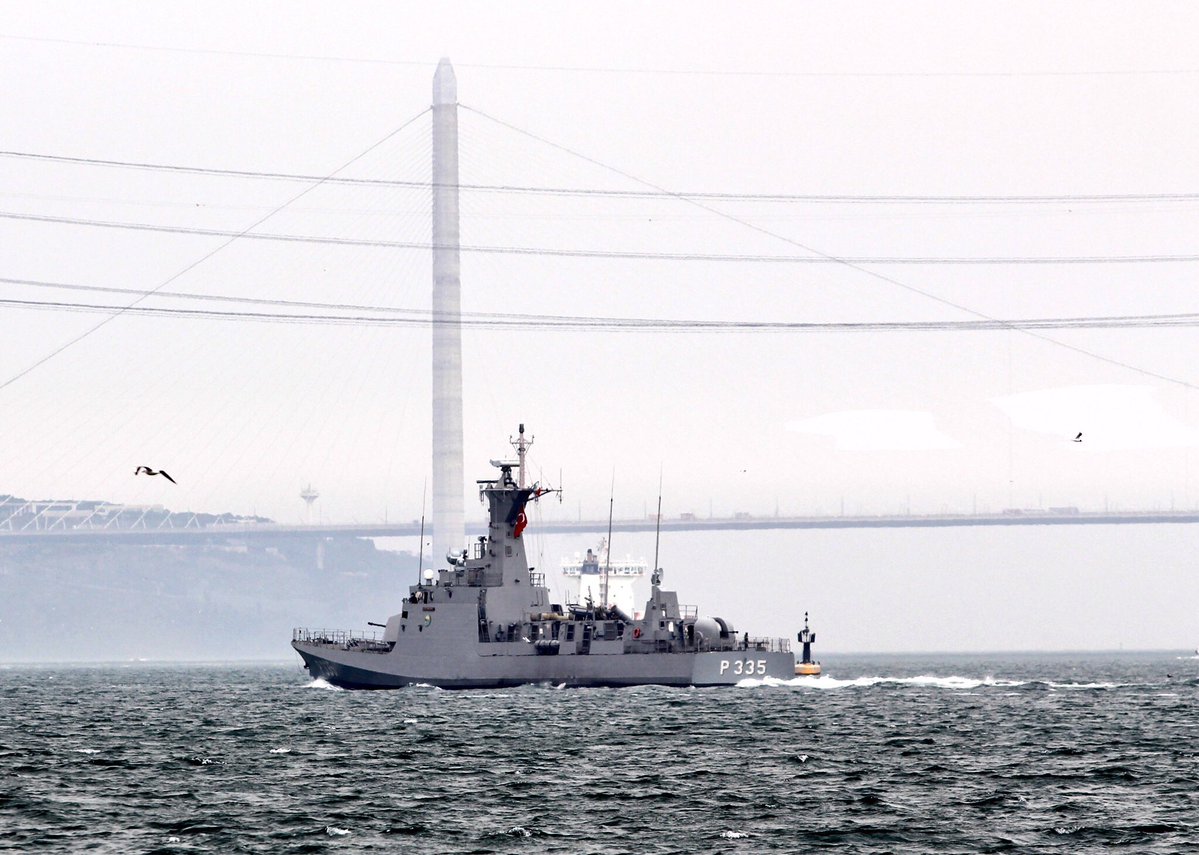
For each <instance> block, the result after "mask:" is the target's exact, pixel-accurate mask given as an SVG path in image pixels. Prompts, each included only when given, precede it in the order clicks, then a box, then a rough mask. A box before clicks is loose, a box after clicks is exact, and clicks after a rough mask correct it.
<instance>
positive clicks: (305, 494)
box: [300, 483, 321, 525]
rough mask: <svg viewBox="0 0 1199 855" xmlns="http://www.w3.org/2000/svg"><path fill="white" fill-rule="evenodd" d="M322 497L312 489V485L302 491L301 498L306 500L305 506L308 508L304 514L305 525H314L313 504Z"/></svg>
mask: <svg viewBox="0 0 1199 855" xmlns="http://www.w3.org/2000/svg"><path fill="white" fill-rule="evenodd" d="M320 497H321V494H320V493H318V492H317V491H316V490H314V489H312V484H311V483H309V485H308V486H307V487H305V488H304V489H303V490H301V491H300V498H301V499H303V500H304V504H306V505H307V506H308V508H307V510H306V511H305V513H304V524H305V525H312V503H313V502H315V501H316V500H317V499H319V498H320Z"/></svg>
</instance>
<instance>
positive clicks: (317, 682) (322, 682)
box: [304, 677, 345, 692]
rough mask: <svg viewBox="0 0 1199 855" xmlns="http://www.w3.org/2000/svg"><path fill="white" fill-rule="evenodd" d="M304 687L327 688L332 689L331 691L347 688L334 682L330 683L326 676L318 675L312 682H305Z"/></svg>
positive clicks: (340, 690)
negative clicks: (335, 684)
mask: <svg viewBox="0 0 1199 855" xmlns="http://www.w3.org/2000/svg"><path fill="white" fill-rule="evenodd" d="M304 688H305V689H326V690H327V691H330V692H344V691H345V689H343V688H342V687H341V686H334V685H333V684H332V683H330V682H329V681H328V680H326V679H325V678H324V677H317V678H315V679H314V680H313V681H312V682H311V683H305V684H304Z"/></svg>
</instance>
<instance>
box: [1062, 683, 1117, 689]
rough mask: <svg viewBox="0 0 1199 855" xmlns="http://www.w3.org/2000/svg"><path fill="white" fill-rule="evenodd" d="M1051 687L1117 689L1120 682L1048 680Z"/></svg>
mask: <svg viewBox="0 0 1199 855" xmlns="http://www.w3.org/2000/svg"><path fill="white" fill-rule="evenodd" d="M1045 685H1046V686H1048V687H1049V688H1051V689H1115V688H1117V687H1119V685H1120V684H1119V683H1054V682H1046V683H1045Z"/></svg>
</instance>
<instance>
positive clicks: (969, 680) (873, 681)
mask: <svg viewBox="0 0 1199 855" xmlns="http://www.w3.org/2000/svg"><path fill="white" fill-rule="evenodd" d="M884 683H886V684H890V685H897V686H917V687H920V688H936V689H959V690H961V689H977V688H980V687H982V686H1002V687H1014V686H1023V685H1024V684H1025V681H1024V680H996V679H995V678H994V677H983V678H981V679H977V678H974V677H959V676H949V677H938V676H936V675H934V674H921V675H919V676H916V677H855V678H854V679H852V680H839V679H837V678H836V677H833V676H831V675H829V674H821V675H820V676H818V677H794V678H792V679H789V680H780V679H778V678H777V677H763V678H761V679H757V678H752V677H751V678H748V679H745V680H740V681H738V683H737V685H738V686H739V687H742V688H755V687H757V686H792V687H796V688H806V689H847V688H866V687H870V686H878V685H881V684H884Z"/></svg>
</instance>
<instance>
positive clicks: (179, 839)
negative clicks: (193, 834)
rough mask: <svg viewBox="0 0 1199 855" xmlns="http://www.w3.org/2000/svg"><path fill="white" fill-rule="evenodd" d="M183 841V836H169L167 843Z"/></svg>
mask: <svg viewBox="0 0 1199 855" xmlns="http://www.w3.org/2000/svg"><path fill="white" fill-rule="evenodd" d="M182 842H183V838H181V837H168V838H167V843H182Z"/></svg>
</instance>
